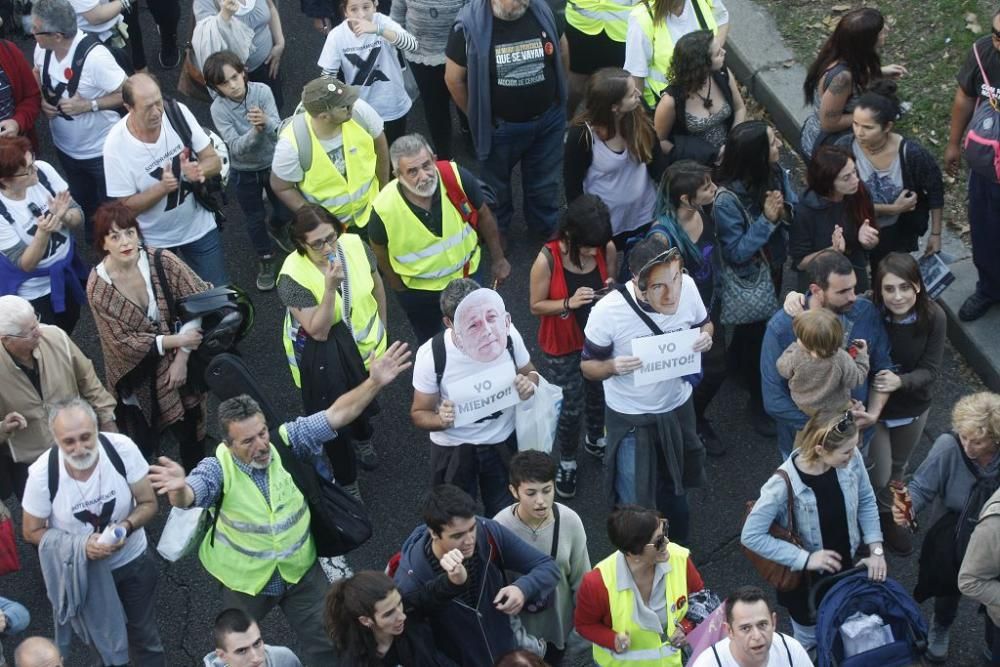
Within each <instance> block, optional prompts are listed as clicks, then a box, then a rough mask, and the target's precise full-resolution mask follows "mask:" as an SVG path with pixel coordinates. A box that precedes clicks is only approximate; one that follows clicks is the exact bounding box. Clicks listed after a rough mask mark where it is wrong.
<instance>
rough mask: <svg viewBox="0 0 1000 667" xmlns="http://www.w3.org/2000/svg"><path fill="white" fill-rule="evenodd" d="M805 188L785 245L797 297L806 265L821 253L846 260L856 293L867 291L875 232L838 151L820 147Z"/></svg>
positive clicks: (850, 164) (871, 214) (868, 206)
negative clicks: (836, 254)
mask: <svg viewBox="0 0 1000 667" xmlns="http://www.w3.org/2000/svg"><path fill="white" fill-rule="evenodd" d="M806 185H807V186H808V188H807V189H806V191H805V193H804V194H803V195H802V201H800V202H799V205H798V207H797V208H796V209H795V221H794V222H793V223H792V230H791V234H790V238H789V242H788V251H789V254H791V256H792V266H794V267H795V268H796V269H797V270H798V272H799V280H798V289H799V291H800V292H805V291H807V290H808V289H809V272H808V268H809V262H811V261H812V259H813V257H815V256H816V255H817V254H818V253H820V252H822V251H823V250H827V249H832V250H836V251H837V252H839V253H842V254H844V255H846V256H847V258H848V259H850V260H851V264H852V265H853V266H854V273H855V274H856V276H857V279H858V286H857V290H858V292H864V291H867V290H868V286H869V285H870V281H869V280H868V251H869V250H871V249H872V248H874V247H875V246H876V245H878V243H879V230H878V228H877V227H876V226H875V224H876V218H875V208H874V206H873V205H872V200H871V197H869V195H868V190H867V188H865V185H864V183H862V182H861V181H860V179H859V178H858V173H857V168H856V166H855V162H854V158H852V157H851V154H850V153H849V152H848V151H847V150H846V149H844V148H840V147H837V146H821V147H820V148H819V150H818V151H816V155H814V156H813V159H812V160H810V161H809V164H808V166H807V167H806Z"/></svg>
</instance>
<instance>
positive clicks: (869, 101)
mask: <svg viewBox="0 0 1000 667" xmlns="http://www.w3.org/2000/svg"><path fill="white" fill-rule="evenodd" d="M900 113H901V107H900V102H899V99H898V98H897V97H896V82H895V81H890V80H888V79H883V80H881V81H876V82H875V83H874V84H873V85H872V87H871V88H870V89H869V90H868V91H867V92H865V93H864V94H862V95H861V97H859V98H858V102H857V104H856V105H855V106H854V114H853V117H854V126H853V127H854V133H853V134H852V135H849V136H848V137H845V138H843V139H841V140H840V141H839V142H838V143H841V142H843V145H844V146H845V147H846V148H848V150H850V151H851V154H852V155H853V156H854V162H855V164H856V166H857V169H858V178H860V180H861V182H863V183H864V184H865V188H866V189H867V190H868V193H869V195H870V196H871V198H872V204H873V205H874V207H875V215H876V216H877V218H878V231H879V240H878V245H877V246H875V247H874V248H873V249H872V251H871V253H870V255H869V259H870V261H871V268H872V273H874V272H875V270H876V268H877V267H878V264H879V262H881V261H882V258H883V257H885V256H886V255H888V254H889V253H890V252H913V251H914V250H916V249H917V239H918V238H920V237H921V236H923V235H924V233H925V232H926V231H927V221H928V218H929V219H930V226H931V233H930V235H929V236H928V237H927V243H926V245H925V254H928V255H930V254H933V253H935V252H937V251H938V250H940V249H941V211H942V209H943V208H944V181H943V180H942V177H941V170H940V169H939V168H938V165H937V162H936V161H935V159H934V156H933V155H931V154H930V153H929V152H928V151H927V149H925V148H924V147H923V146H921V145H920V144H919V143H917V142H916V141H914V140H913V139H909V138H907V137H903V136H902V135H900V134H898V133H897V132H896V131H895V129H896V128H895V123H896V121H897V120H898V119H899V116H900Z"/></svg>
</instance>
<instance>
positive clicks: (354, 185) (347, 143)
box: [281, 113, 378, 228]
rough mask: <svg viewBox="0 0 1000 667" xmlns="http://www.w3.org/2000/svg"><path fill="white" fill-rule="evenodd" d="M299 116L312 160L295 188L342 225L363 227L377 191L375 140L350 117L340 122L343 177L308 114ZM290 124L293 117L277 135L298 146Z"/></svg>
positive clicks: (295, 146) (292, 124)
mask: <svg viewBox="0 0 1000 667" xmlns="http://www.w3.org/2000/svg"><path fill="white" fill-rule="evenodd" d="M296 118H298V117H296ZM302 119H303V120H304V121H305V123H304V125H305V127H306V128H307V129H308V131H309V139H310V141H311V142H312V149H311V155H312V164H311V165H309V169H304V173H303V179H302V181H301V182H300V183H299V185H298V188H299V192H301V193H302V196H303V197H305V198H306V200H307V201H310V202H312V203H314V204H319V205H320V206H322V207H323V208H325V209H326V210H328V211H330V213H333V214H334V215H335V216H337V217H338V218H340V221H341V222H343V223H344V224H345V225H351V226H353V227H358V228H362V227H364V226H365V225H367V224H368V217H369V216H370V215H371V212H372V201H374V199H375V195H376V194H378V179H377V178H376V176H375V166H376V158H375V140H374V139H372V136H371V135H370V134H368V132H367V131H366V130H365V129H364V128H363V127H361V126H360V125H358V123H357V122H355V121H354V120H348V121H346V122H345V123H344V124H343V125H341V126H340V128H341V132H342V133H343V139H344V164H345V165H346V171H347V178H346V179H345V178H344V176H343V175H342V174H341V173H340V171H338V169H337V167H336V166H335V165H334V164H333V162H332V161H331V160H330V157H329V156H328V155H327V153H326V151H325V150H324V149H323V146H322V145H320V143H319V139H318V138H317V137H316V132H315V130H313V127H312V117H311V116H309V114H308V113H305V114H304V115H303V116H302ZM294 125H295V123H294V119H293V122H291V123H288V125H287V126H285V128H284V129H283V130H282V131H281V136H283V137H286V138H287V139H288V140H289V141H290V142H292V146H293V147H294V148H295V149H296V150H298V140H297V139H296V134H295V127H294Z"/></svg>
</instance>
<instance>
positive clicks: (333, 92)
mask: <svg viewBox="0 0 1000 667" xmlns="http://www.w3.org/2000/svg"><path fill="white" fill-rule="evenodd" d="M356 99H358V89H357V88H356V87H354V86H348V85H347V84H346V83H344V82H343V81H341V80H340V79H338V78H336V77H333V76H321V77H318V78H316V79H313V80H312V81H310V82H309V83H307V84H306V85H305V86H304V87H303V88H302V106H303V107H304V108H305V110H306V111H308V112H309V113H310V114H313V115H316V114H321V113H323V112H324V111H329V110H330V109H333V108H335V107H343V106H348V105H350V104H353V103H354V101H355V100H356Z"/></svg>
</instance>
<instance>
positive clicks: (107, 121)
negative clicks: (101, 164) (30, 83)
mask: <svg viewBox="0 0 1000 667" xmlns="http://www.w3.org/2000/svg"><path fill="white" fill-rule="evenodd" d="M86 36H87V33H85V32H84V31H82V30H77V32H76V37H74V38H73V43H72V44H70V46H69V51H67V52H66V57H65V58H63V59H62V60H59V59H57V58H56V55H55V54H54V53H53V54H52V60H51V61H50V62H49V78H50V79H51V83H52V86H53V87H55V86H57V85H59V84H60V83H69V77H67V76H66V74H67V73H68V72H72V71H73V70H72V66H73V54H74V53H75V52H76V45H77V44H79V43H80V41H81V40H82V39H83V38H84V37H86ZM34 60H35V67H37V68H38V71H41V70H42V67H43V66H44V65H45V50H44V49H42V48H41V47H40V46H38V45H35V56H34ZM123 83H125V72H124V70H122V68H121V67H119V66H118V63H117V62H115V58H114V56H112V55H111V52H110V51H108V50H107V48H105V47H103V46H97V47H94V50H93V51H91V52H90V55H88V56H87V59H86V60H85V61H84V63H83V69H82V71H81V72H80V85H79V87H78V88H77V89H76V94H77V95H79V96H80V97H82V98H83V99H85V100H96V99H97V98H99V97H104V96H105V95H110V94H111V93H113V92H114V91H116V90H118V89H119V88H120V87H121V85H122V84H123ZM62 97H63V99H66V98H68V97H69V94H68V93H67V92H66V91H63V94H62ZM72 119H73V120H67V119H65V118H63V117H62V116H58V115H57V116H55V117H53V118H50V119H49V127H50V128H51V129H52V143H54V144H55V145H56V148H58V149H59V150H61V151H62V152H63V153H66V154H67V155H69V156H70V157H72V158H76V159H77V160H86V159H89V158H95V157H100V156H101V149H102V148H103V146H104V138H105V137H107V136H108V132H110V130H111V128H112V127H114V124H115V123H117V122H118V119H119V116H118V113H117V112H115V111H111V110H109V109H104V110H102V111H88V112H85V113H82V114H79V115H77V116H72Z"/></svg>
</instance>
